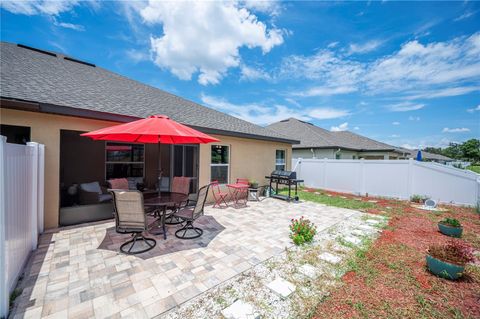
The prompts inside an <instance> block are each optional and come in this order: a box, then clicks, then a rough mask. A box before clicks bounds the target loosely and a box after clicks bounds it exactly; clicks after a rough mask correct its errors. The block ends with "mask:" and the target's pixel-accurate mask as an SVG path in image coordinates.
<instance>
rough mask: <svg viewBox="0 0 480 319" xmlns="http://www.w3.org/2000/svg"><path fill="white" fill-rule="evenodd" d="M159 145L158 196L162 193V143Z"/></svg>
mask: <svg viewBox="0 0 480 319" xmlns="http://www.w3.org/2000/svg"><path fill="white" fill-rule="evenodd" d="M157 145H158V196H160V193H161V192H162V190H161V188H162V157H161V154H160V141H159V142H158V143H157Z"/></svg>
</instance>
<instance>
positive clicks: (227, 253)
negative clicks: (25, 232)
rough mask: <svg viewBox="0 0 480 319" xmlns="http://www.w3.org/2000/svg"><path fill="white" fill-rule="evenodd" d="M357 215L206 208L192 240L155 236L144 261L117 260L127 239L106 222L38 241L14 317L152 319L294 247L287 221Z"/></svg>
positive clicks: (327, 223)
mask: <svg viewBox="0 0 480 319" xmlns="http://www.w3.org/2000/svg"><path fill="white" fill-rule="evenodd" d="M355 214H360V213H359V212H356V211H352V210H348V209H342V208H336V207H329V206H324V205H320V204H316V203H312V202H301V203H287V202H284V201H280V200H275V199H266V200H264V201H262V202H249V203H248V207H245V208H241V209H234V208H227V209H217V208H211V207H206V209H205V216H203V217H201V218H200V219H199V220H198V221H197V224H198V225H201V226H200V227H201V228H203V230H204V234H203V236H202V237H200V238H197V239H193V240H180V239H177V238H176V237H175V236H174V231H175V230H176V229H178V226H168V238H167V240H163V237H162V236H161V235H159V236H152V237H155V238H156V240H157V246H156V247H155V248H154V249H153V250H151V251H149V252H147V253H144V254H141V255H136V256H127V255H124V254H120V253H119V247H120V245H121V244H122V243H123V242H124V241H125V240H126V239H127V238H128V235H120V234H117V233H116V232H115V229H114V226H115V224H114V222H113V221H106V222H99V223H92V224H84V225H80V226H76V227H69V228H61V229H57V230H53V231H50V232H47V233H45V234H43V235H42V236H41V238H40V245H39V249H38V250H36V251H35V252H34V253H33V254H32V257H31V259H30V261H29V264H28V266H27V269H26V272H25V277H24V278H23V280H22V282H21V284H20V285H21V288H23V292H22V294H21V296H19V297H18V298H17V300H16V302H15V307H14V309H13V311H12V315H13V317H36V318H37V317H40V316H41V317H48V318H53V317H58V318H64V317H67V316H68V317H69V318H89V317H111V316H113V317H129V316H132V315H133V316H135V317H142V316H143V317H154V316H157V315H160V314H162V313H164V312H165V311H168V310H170V309H172V308H173V307H176V306H177V305H179V304H182V303H184V302H185V301H187V300H189V299H191V298H193V297H195V296H197V295H199V294H201V293H203V292H205V291H207V290H208V289H210V288H212V287H214V286H216V285H218V284H220V283H222V282H224V281H226V280H228V279H230V278H232V277H234V276H236V275H238V274H240V273H242V272H244V271H245V270H247V269H249V268H251V267H253V266H254V265H256V264H258V263H261V262H262V261H265V260H266V259H269V258H270V257H272V256H274V255H277V254H279V253H281V252H282V251H284V249H285V247H287V246H291V240H290V239H289V229H288V226H289V224H290V219H291V218H299V217H300V216H302V215H303V216H305V217H307V218H309V219H310V220H312V221H313V222H314V223H315V224H316V225H317V230H318V231H319V232H321V231H323V230H325V229H327V228H329V227H331V226H333V225H335V224H337V223H339V222H342V221H343V220H345V219H347V218H349V217H351V216H353V215H355Z"/></svg>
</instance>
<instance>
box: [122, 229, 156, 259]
mask: <svg viewBox="0 0 480 319" xmlns="http://www.w3.org/2000/svg"><path fill="white" fill-rule="evenodd" d="M132 236H133V238H132V239H130V240H129V241H127V242H125V243H123V244H122V245H121V246H120V251H121V252H122V253H124V254H127V255H135V254H141V253H144V252H147V251H149V250H150V249H152V248H153V247H155V245H156V244H157V241H156V240H155V239H153V238H147V237H145V236H143V235H142V234H141V233H134V234H132ZM141 241H143V242H144V243H145V244H147V246H148V248H145V249H142V250H138V251H133V252H132V249H133V246H135V244H136V243H137V242H141ZM128 245H130V248H128V250H126V247H127V246H128Z"/></svg>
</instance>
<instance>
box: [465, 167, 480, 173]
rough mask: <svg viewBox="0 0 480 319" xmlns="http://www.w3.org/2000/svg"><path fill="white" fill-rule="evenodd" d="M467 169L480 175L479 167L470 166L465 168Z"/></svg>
mask: <svg viewBox="0 0 480 319" xmlns="http://www.w3.org/2000/svg"><path fill="white" fill-rule="evenodd" d="M467 169H469V170H471V171H472V172H475V173H477V174H480V165H470V166H468V167H467Z"/></svg>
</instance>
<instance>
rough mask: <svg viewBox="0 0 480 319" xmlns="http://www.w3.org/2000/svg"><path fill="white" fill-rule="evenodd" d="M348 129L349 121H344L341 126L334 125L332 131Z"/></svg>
mask: <svg viewBox="0 0 480 319" xmlns="http://www.w3.org/2000/svg"><path fill="white" fill-rule="evenodd" d="M346 130H348V122H345V123H342V124H340V125H339V126H332V127H331V128H330V131H332V132H341V131H346Z"/></svg>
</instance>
